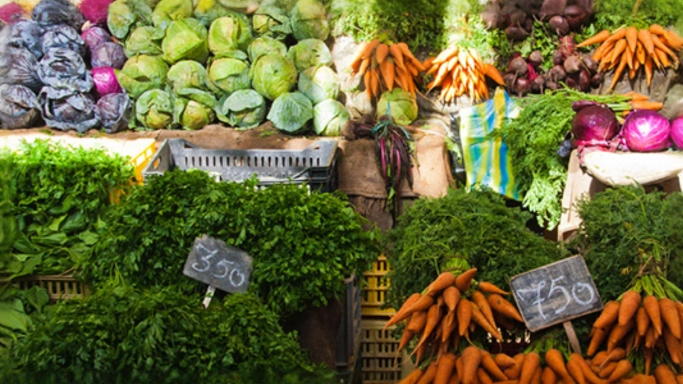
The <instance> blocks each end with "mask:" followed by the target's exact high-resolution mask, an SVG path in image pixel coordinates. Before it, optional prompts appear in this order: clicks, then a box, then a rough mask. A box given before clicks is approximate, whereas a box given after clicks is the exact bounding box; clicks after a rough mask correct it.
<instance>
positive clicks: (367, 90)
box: [363, 71, 373, 101]
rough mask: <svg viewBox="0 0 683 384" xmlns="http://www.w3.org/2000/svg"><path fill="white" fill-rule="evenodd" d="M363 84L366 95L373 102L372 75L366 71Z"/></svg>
mask: <svg viewBox="0 0 683 384" xmlns="http://www.w3.org/2000/svg"><path fill="white" fill-rule="evenodd" d="M363 84H364V85H365V93H366V94H367V95H368V99H370V101H372V96H373V95H372V75H371V74H370V72H369V71H366V72H365V74H364V75H363Z"/></svg>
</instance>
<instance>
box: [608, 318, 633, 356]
mask: <svg viewBox="0 0 683 384" xmlns="http://www.w3.org/2000/svg"><path fill="white" fill-rule="evenodd" d="M634 325H635V321H629V322H628V323H626V325H617V326H616V327H614V328H613V329H612V332H610V334H609V337H608V338H607V352H612V350H613V349H614V348H615V347H616V346H617V344H619V342H620V341H621V340H622V339H623V338H624V337H625V336H626V334H627V333H628V332H629V331H630V330H631V329H632V328H633V326H634Z"/></svg>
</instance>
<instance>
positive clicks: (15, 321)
mask: <svg viewBox="0 0 683 384" xmlns="http://www.w3.org/2000/svg"><path fill="white" fill-rule="evenodd" d="M49 301H50V297H49V296H48V294H47V290H46V289H45V288H43V287H39V286H37V285H36V286H33V287H31V288H30V289H28V290H27V291H23V290H19V289H16V288H14V287H12V286H11V285H8V284H5V285H1V286H0V360H2V359H7V358H9V356H3V354H5V353H7V350H8V348H10V347H11V346H12V344H13V343H14V341H15V340H17V339H18V338H19V337H21V336H22V335H24V334H26V333H27V332H29V330H30V329H31V326H32V325H33V321H34V320H33V319H32V317H34V318H36V317H37V318H39V316H41V315H42V312H43V309H44V308H46V305H47V304H48V302H49ZM1 365H2V364H0V371H2V369H3V367H1ZM2 375H3V373H2V372H0V377H2Z"/></svg>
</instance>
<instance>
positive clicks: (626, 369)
mask: <svg viewBox="0 0 683 384" xmlns="http://www.w3.org/2000/svg"><path fill="white" fill-rule="evenodd" d="M631 371H633V366H632V365H631V363H629V362H628V360H626V359H624V360H620V361H619V362H618V363H617V365H616V366H615V368H614V371H612V374H610V375H609V378H608V379H607V381H609V382H616V381H619V380H621V379H623V378H624V377H625V376H626V375H628V374H629V373H630V372H631Z"/></svg>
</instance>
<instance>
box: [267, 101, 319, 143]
mask: <svg viewBox="0 0 683 384" xmlns="http://www.w3.org/2000/svg"><path fill="white" fill-rule="evenodd" d="M312 118H313V104H311V100H309V99H308V98H307V97H306V96H305V95H304V94H303V93H301V92H288V93H285V94H283V95H281V96H280V97H278V98H277V99H275V101H273V105H272V106H271V108H270V112H268V120H270V121H271V122H272V123H273V126H275V128H277V129H279V130H281V131H285V132H287V133H297V132H299V131H303V130H304V129H306V127H307V123H308V121H309V120H311V119H312Z"/></svg>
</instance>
